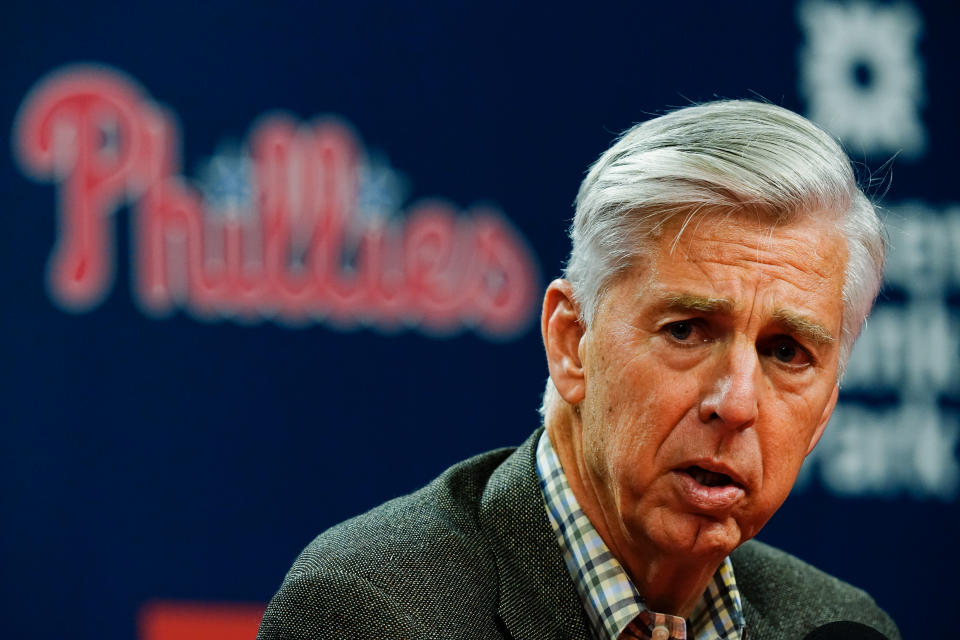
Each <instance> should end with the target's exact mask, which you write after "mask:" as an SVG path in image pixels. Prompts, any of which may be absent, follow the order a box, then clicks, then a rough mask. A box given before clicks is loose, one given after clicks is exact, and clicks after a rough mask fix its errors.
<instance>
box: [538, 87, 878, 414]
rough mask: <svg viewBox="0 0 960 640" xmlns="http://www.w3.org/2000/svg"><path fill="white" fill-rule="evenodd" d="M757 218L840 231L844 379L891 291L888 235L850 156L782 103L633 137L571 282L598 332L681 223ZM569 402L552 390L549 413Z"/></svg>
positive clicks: (619, 147) (589, 196)
mask: <svg viewBox="0 0 960 640" xmlns="http://www.w3.org/2000/svg"><path fill="white" fill-rule="evenodd" d="M744 210H748V211H751V212H756V213H758V214H759V215H760V216H762V217H764V218H767V219H769V220H770V221H771V224H772V225H776V224H779V223H782V222H789V221H792V220H795V219H798V218H801V217H803V216H825V217H830V218H831V219H833V220H835V221H836V224H837V228H838V229H839V230H840V231H841V232H842V233H843V234H844V236H845V237H846V239H847V246H848V250H849V257H848V261H847V265H846V273H845V276H844V284H843V322H842V329H841V335H840V353H839V361H840V367H839V372H840V374H841V375H842V372H843V370H844V368H845V367H846V364H847V361H848V359H849V357H850V352H851V350H852V349H853V343H854V341H855V340H856V338H857V336H858V335H859V333H860V330H861V328H862V326H863V323H864V321H865V320H866V317H867V314H868V313H869V312H870V307H871V306H872V305H873V300H874V298H876V296H877V293H878V292H879V290H880V285H881V284H882V281H883V261H884V248H885V241H884V231H883V225H882V224H881V222H880V219H879V218H878V217H877V214H876V211H875V210H874V207H873V205H872V204H871V202H870V200H869V199H868V198H867V197H866V196H865V195H864V193H863V191H861V189H860V188H859V187H858V185H857V181H856V178H855V177H854V173H853V169H852V167H851V164H850V160H849V158H848V157H847V155H846V154H845V153H844V152H843V150H842V149H841V148H840V145H839V144H837V142H836V141H835V140H834V139H833V138H832V137H831V136H830V135H829V134H827V133H826V132H824V131H823V130H821V129H819V128H818V127H817V126H816V125H814V124H813V123H811V122H810V121H809V120H807V119H805V118H803V117H801V116H799V115H797V114H795V113H793V112H792V111H788V110H787V109H784V108H782V107H778V106H775V105H772V104H767V103H762V102H754V101H749V100H729V101H720V102H711V103H706V104H702V105H696V106H691V107H686V108H683V109H679V110H677V111H674V112H672V113H669V114H667V115H664V116H661V117H659V118H654V119H653V120H648V121H647V122H643V123H641V124H638V125H636V126H634V127H632V128H631V129H629V130H628V131H627V132H626V133H624V134H623V135H622V136H621V137H620V138H619V139H618V140H617V142H616V143H615V144H614V145H613V146H612V147H610V148H609V149H608V150H607V151H606V152H604V153H603V155H601V156H600V159H599V160H597V162H596V163H594V165H593V166H592V167H590V171H589V173H588V174H587V177H586V178H585V179H584V181H583V183H582V184H581V185H580V191H579V193H578V194H577V201H576V214H575V216H574V219H573V224H572V225H571V227H570V239H571V240H572V244H573V246H572V249H571V251H570V258H569V260H568V261H567V266H566V269H565V270H564V277H565V278H566V279H567V280H569V281H570V283H571V285H572V287H573V295H574V298H575V299H576V301H577V303H578V304H579V306H580V314H581V321H582V322H583V323H584V326H585V327H586V326H589V325H590V323H591V322H592V321H593V316H594V313H595V312H596V310H597V307H598V305H599V303H600V300H601V298H602V297H603V295H604V293H605V292H606V289H607V288H608V287H609V286H610V284H611V282H612V281H613V280H614V278H616V276H617V275H619V274H621V273H623V272H624V271H625V270H627V269H629V268H630V267H631V265H632V264H634V263H635V261H636V258H637V257H638V256H639V255H642V254H643V252H648V251H650V250H651V245H652V242H651V241H652V239H653V238H655V237H657V234H658V232H659V231H660V230H661V229H662V227H663V226H664V224H665V223H666V222H667V221H668V220H670V219H671V218H674V217H675V216H678V215H681V216H684V218H685V220H684V223H683V224H682V225H681V231H680V233H682V232H683V229H685V228H686V227H687V225H688V224H689V222H690V221H691V219H693V218H694V217H696V216H697V215H699V214H701V213H704V212H710V213H714V212H716V213H720V214H730V213H734V212H737V211H744ZM557 400H560V395H559V393H558V392H557V390H556V388H555V387H554V385H553V383H552V381H551V380H550V379H549V378H548V379H547V389H546V392H545V393H544V397H543V405H542V406H541V408H540V412H541V414H542V415H544V416H545V415H546V410H547V408H548V407H549V406H550V405H551V404H553V403H555V402H556V401H557Z"/></svg>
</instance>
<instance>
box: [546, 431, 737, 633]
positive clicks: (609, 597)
mask: <svg viewBox="0 0 960 640" xmlns="http://www.w3.org/2000/svg"><path fill="white" fill-rule="evenodd" d="M537 475H538V476H539V479H540V490H541V492H542V493H543V498H544V501H545V503H546V508H547V515H548V516H549V518H550V524H551V525H552V527H553V531H554V534H555V535H556V537H557V542H558V543H559V544H560V548H561V550H562V551H563V559H564V561H565V562H566V565H567V570H568V571H569V572H570V577H571V578H572V579H573V583H574V585H575V586H576V588H577V592H578V593H579V594H580V599H581V601H582V602H583V606H584V609H585V610H586V612H587V619H588V620H589V622H590V627H591V631H592V633H593V636H594V637H595V638H599V639H601V640H617V639H618V638H620V636H621V634H623V633H624V632H625V631H626V630H627V628H628V627H630V632H628V634H626V635H625V637H633V634H634V633H637V632H638V631H639V632H641V634H642V633H643V632H644V631H646V632H647V633H649V631H650V630H652V626H653V625H654V624H663V625H665V626H667V627H668V628H669V629H670V630H671V634H670V637H671V638H675V639H677V638H694V639H696V640H700V639H701V638H720V639H722V640H740V637H741V631H742V629H743V626H744V621H743V609H742V607H741V602H740V592H739V591H738V589H737V584H736V581H735V580H734V576H733V564H732V563H731V562H730V558H729V557H728V558H724V560H723V562H722V563H721V565H720V567H719V568H718V569H717V572H716V573H715V574H714V576H713V579H712V580H711V581H710V583H709V584H708V585H707V589H706V591H705V592H704V594H703V598H702V599H701V600H700V601H699V602H698V603H697V605H696V606H695V607H694V610H693V612H692V613H691V616H690V620H691V624H690V626H691V627H692V629H686V628H685V624H684V621H683V619H682V618H678V617H676V616H670V615H667V614H661V613H655V612H652V611H649V610H648V609H647V608H646V606H645V605H644V603H643V597H642V596H641V595H640V592H639V591H637V588H636V587H635V586H634V584H633V581H631V580H630V576H629V575H627V572H626V571H625V570H624V568H623V566H622V565H621V564H620V562H619V561H618V560H617V559H616V558H615V557H614V556H613V554H612V553H611V552H610V550H609V549H608V548H607V545H606V543H604V542H603V539H602V538H601V537H600V534H599V533H597V530H596V529H595V528H594V527H593V525H592V524H591V523H590V520H589V519H588V518H587V515H586V514H585V513H584V512H583V510H582V509H581V508H580V504H579V503H578V502H577V499H576V497H575V496H574V495H573V491H572V490H571V489H570V485H569V484H568V483H567V477H566V474H564V472H563V467H561V466H560V459H559V458H558V457H557V454H556V451H554V449H553V445H552V443H551V442H550V438H549V436H548V435H547V432H546V431H544V432H543V434H542V435H541V436H540V442H539V443H538V444H537ZM638 616H639V618H638ZM634 620H636V623H635V624H633V625H631V622H634ZM638 626H639V627H641V628H640V629H638ZM643 627H648V628H647V629H644V628H643ZM639 637H644V636H643V635H640V636H639ZM646 637H649V635H647V636H646Z"/></svg>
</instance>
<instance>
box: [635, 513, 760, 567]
mask: <svg viewBox="0 0 960 640" xmlns="http://www.w3.org/2000/svg"><path fill="white" fill-rule="evenodd" d="M650 538H651V539H652V541H653V542H654V544H656V545H657V546H658V547H659V548H660V551H661V552H662V553H666V554H671V555H673V554H677V555H681V554H682V555H684V556H685V557H687V558H689V559H691V560H693V559H697V560H698V561H700V560H701V559H703V560H706V559H709V558H717V559H719V558H724V557H726V556H728V555H730V553H731V552H732V551H733V550H734V549H736V548H737V547H738V546H740V544H741V543H742V542H744V537H743V535H742V532H741V530H740V527H739V526H738V525H737V522H736V520H734V519H733V518H730V517H727V518H723V519H721V520H718V519H715V518H710V517H707V516H703V515H698V514H690V513H682V514H672V517H668V518H664V519H663V521H662V526H661V527H659V528H658V530H656V531H652V532H650Z"/></svg>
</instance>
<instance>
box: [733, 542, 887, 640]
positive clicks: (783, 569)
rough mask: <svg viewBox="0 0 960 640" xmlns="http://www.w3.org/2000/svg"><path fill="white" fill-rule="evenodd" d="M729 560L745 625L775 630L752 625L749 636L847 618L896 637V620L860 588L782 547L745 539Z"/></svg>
mask: <svg viewBox="0 0 960 640" xmlns="http://www.w3.org/2000/svg"><path fill="white" fill-rule="evenodd" d="M731 560H732V561H733V568H734V575H735V577H736V581H737V588H738V589H739V591H740V594H741V596H742V598H743V601H744V614H745V615H746V617H747V626H748V628H749V627H751V626H753V627H757V626H760V627H762V628H766V627H770V628H771V630H772V629H773V628H776V629H778V630H780V632H779V633H769V634H762V633H756V631H757V630H756V629H754V630H752V632H751V637H755V638H756V637H771V638H793V637H797V638H802V637H803V636H804V635H805V634H806V633H807V632H809V631H810V630H812V629H814V628H816V627H817V626H820V625H822V624H826V623H828V622H833V621H837V620H849V621H853V622H860V623H862V624H866V625H868V626H871V627H873V628H875V629H877V630H878V631H880V632H882V633H884V634H885V635H886V636H887V637H889V638H891V640H898V639H899V638H900V632H899V630H898V629H897V626H896V624H895V623H894V622H893V620H892V619H891V618H890V616H889V615H887V613H886V612H885V611H884V610H883V609H881V608H880V607H879V606H878V605H877V603H876V602H874V600H873V598H871V597H870V595H869V594H868V593H867V592H866V591H863V590H862V589H859V588H857V587H854V586H852V585H850V584H848V583H846V582H844V581H843V580H840V579H838V578H835V577H834V576H831V575H830V574H828V573H826V572H824V571H821V570H820V569H817V568H816V567H814V566H812V565H810V564H808V563H806V562H804V561H803V560H801V559H799V558H797V557H795V556H793V555H791V554H789V553H787V552H785V551H781V550H780V549H777V548H775V547H772V546H770V545H767V544H764V543H762V542H759V541H756V540H750V541H748V542H746V543H745V544H743V545H741V546H740V547H739V548H738V549H736V550H735V551H734V552H733V553H732V554H731ZM751 618H753V619H754V620H753V621H752V622H753V623H752V622H751Z"/></svg>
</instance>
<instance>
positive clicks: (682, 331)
mask: <svg viewBox="0 0 960 640" xmlns="http://www.w3.org/2000/svg"><path fill="white" fill-rule="evenodd" d="M667 332H668V333H669V334H670V337H671V338H673V339H674V340H678V341H680V342H685V341H687V340H689V339H690V336H691V335H693V323H692V322H690V321H688V320H681V321H679V322H671V323H670V324H668V325H667Z"/></svg>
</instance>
